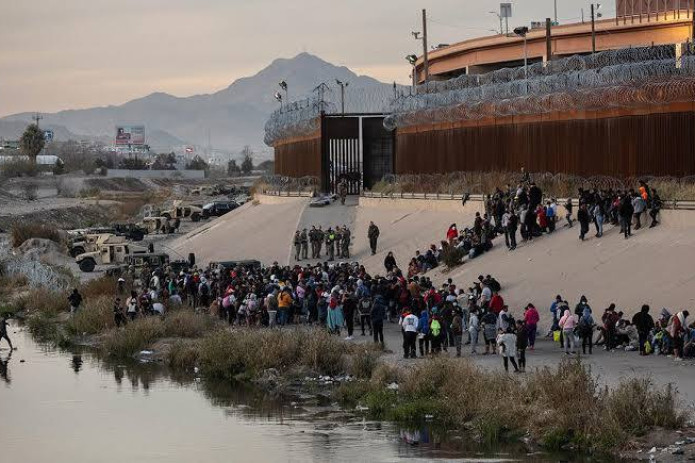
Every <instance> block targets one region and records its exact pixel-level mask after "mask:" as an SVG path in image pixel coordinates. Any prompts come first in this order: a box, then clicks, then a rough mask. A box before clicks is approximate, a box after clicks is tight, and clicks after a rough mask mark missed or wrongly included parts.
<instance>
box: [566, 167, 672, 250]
mask: <svg viewBox="0 0 695 463" xmlns="http://www.w3.org/2000/svg"><path fill="white" fill-rule="evenodd" d="M662 207H663V201H662V200H661V197H660V196H659V194H658V192H657V191H656V189H652V188H650V187H649V185H647V183H646V182H645V181H643V180H642V181H640V182H639V188H638V190H637V191H635V190H634V189H629V190H624V191H614V190H612V189H608V190H600V189H591V190H584V189H581V188H580V189H579V210H578V211H577V221H578V222H579V227H580V231H579V238H580V239H581V240H584V238H585V237H586V235H587V233H589V229H590V225H591V223H593V224H594V226H595V228H596V235H595V236H596V237H597V238H601V237H602V236H603V225H604V224H605V223H610V224H612V225H614V226H620V233H621V234H622V235H623V236H624V237H625V239H627V238H629V237H630V236H632V230H633V229H634V230H639V229H640V228H642V226H643V225H642V219H643V218H645V225H646V217H645V216H646V215H648V216H649V217H650V218H651V223H650V224H649V228H654V227H655V226H657V225H658V224H659V221H658V220H657V218H658V216H659V213H660V211H661V208H662ZM568 212H569V213H570V214H571V206H570V209H569V211H568ZM633 222H634V228H633ZM570 225H571V218H570Z"/></svg>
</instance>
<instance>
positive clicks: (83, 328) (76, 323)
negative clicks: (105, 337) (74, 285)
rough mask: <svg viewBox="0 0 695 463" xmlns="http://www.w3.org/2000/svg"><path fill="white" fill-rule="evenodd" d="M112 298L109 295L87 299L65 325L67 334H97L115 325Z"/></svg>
mask: <svg viewBox="0 0 695 463" xmlns="http://www.w3.org/2000/svg"><path fill="white" fill-rule="evenodd" d="M112 302H113V301H112V300H111V298H109V297H101V298H98V299H91V300H87V301H86V302H85V303H83V305H82V307H80V310H79V311H78V312H77V313H76V314H75V315H73V316H72V317H70V319H69V320H68V321H67V323H66V325H65V329H66V331H67V333H68V334H70V335H73V336H80V335H84V334H98V333H101V332H102V331H106V330H109V329H111V328H113V327H114V326H115V322H114V319H113V307H112Z"/></svg>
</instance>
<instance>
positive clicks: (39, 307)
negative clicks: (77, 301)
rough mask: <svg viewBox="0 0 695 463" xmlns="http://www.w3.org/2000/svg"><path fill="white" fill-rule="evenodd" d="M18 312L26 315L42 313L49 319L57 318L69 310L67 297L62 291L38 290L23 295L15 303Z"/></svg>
mask: <svg viewBox="0 0 695 463" xmlns="http://www.w3.org/2000/svg"><path fill="white" fill-rule="evenodd" d="M14 308H15V310H16V311H18V312H22V313H25V314H32V313H40V314H43V315H46V316H48V317H55V316H57V315H58V314H59V313H61V312H65V311H67V310H68V309H69V306H68V300H67V296H66V295H64V294H63V293H61V292H60V291H54V290H50V289H47V288H37V289H35V290H33V291H30V292H28V293H26V294H23V295H22V296H20V297H19V298H17V300H16V301H15V303H14Z"/></svg>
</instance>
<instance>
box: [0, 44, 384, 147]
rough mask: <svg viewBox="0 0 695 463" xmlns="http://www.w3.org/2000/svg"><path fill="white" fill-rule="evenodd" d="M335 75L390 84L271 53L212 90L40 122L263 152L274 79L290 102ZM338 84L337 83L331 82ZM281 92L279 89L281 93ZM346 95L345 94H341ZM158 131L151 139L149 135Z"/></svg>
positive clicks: (69, 130) (0, 131) (84, 132)
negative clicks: (284, 86)
mask: <svg viewBox="0 0 695 463" xmlns="http://www.w3.org/2000/svg"><path fill="white" fill-rule="evenodd" d="M336 79H338V80H341V81H344V82H349V83H350V92H353V93H351V94H354V92H356V91H357V90H365V91H368V90H369V91H373V90H376V91H381V90H386V89H388V88H390V87H391V84H387V83H382V82H379V81H378V80H376V79H374V78H372V77H369V76H366V75H358V74H356V73H355V72H353V71H352V70H350V69H349V68H348V67H346V66H336V65H333V64H331V63H329V62H328V61H325V60H323V59H322V58H320V57H318V56H315V55H312V54H310V53H306V52H303V53H299V54H298V55H296V56H294V57H292V58H276V59H274V60H273V61H272V62H271V63H270V64H269V65H268V66H266V67H264V68H262V69H260V70H259V71H258V72H256V73H255V74H253V75H249V76H245V77H240V78H238V79H236V80H234V81H233V82H232V83H230V84H229V85H228V86H226V87H224V88H221V89H219V90H217V91H214V92H212V93H203V94H197V95H191V96H188V97H179V96H176V95H172V94H169V93H166V92H162V91H157V92H152V93H150V94H148V95H144V96H142V97H138V98H134V99H132V100H130V101H127V102H125V103H122V104H120V105H108V106H99V107H93V108H85V109H65V110H61V111H58V112H54V113H46V114H42V116H43V120H42V126H43V127H46V128H55V129H59V130H57V131H56V139H57V140H61V139H62V138H63V137H65V136H75V137H76V138H78V139H79V138H98V139H107V140H108V139H110V138H111V137H113V134H114V132H115V126H116V125H120V124H125V125H138V124H144V125H145V126H146V134H147V137H148V144H149V145H150V146H152V147H153V149H157V150H169V149H173V148H175V147H174V146H170V145H171V143H172V140H179V141H181V145H184V144H186V145H197V146H201V147H205V146H207V145H208V140H209V141H210V144H211V145H213V146H214V147H215V148H216V149H222V150H224V151H228V152H232V153H236V152H239V151H240V150H241V149H242V148H243V146H245V145H250V146H251V147H252V148H254V150H256V151H266V152H267V151H268V150H267V147H265V146H264V145H263V127H264V125H265V121H266V119H267V118H268V116H269V115H270V113H272V111H274V110H275V109H277V107H278V102H277V101H276V100H275V98H274V94H275V93H276V92H277V91H279V90H280V89H279V87H278V83H279V82H280V81H283V80H284V81H286V82H287V83H288V86H289V89H288V92H289V97H290V100H291V101H294V100H297V99H301V98H304V97H307V96H309V95H310V94H311V92H312V90H313V89H314V88H315V87H316V86H317V85H319V84H320V83H322V82H328V83H330V84H332V85H333V87H336V85H335V84H334V82H335V81H336ZM336 88H337V87H336ZM283 96H284V94H283ZM346 99H347V98H346ZM33 115H34V113H30V112H24V113H17V114H12V115H9V116H5V117H3V118H0V137H4V138H11V137H16V136H17V133H16V132H17V126H16V124H9V125H8V123H9V122H13V123H16V122H23V123H25V124H26V123H29V122H30V121H31V117H32V116H33ZM154 134H160V135H161V136H158V137H155V138H154V139H151V138H150V136H152V135H154Z"/></svg>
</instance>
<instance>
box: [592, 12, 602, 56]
mask: <svg viewBox="0 0 695 463" xmlns="http://www.w3.org/2000/svg"><path fill="white" fill-rule="evenodd" d="M600 9H601V4H600V3H592V4H591V53H596V17H599V18H600V17H601V16H603V15H602V14H601V13H599V11H598V10H600Z"/></svg>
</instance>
